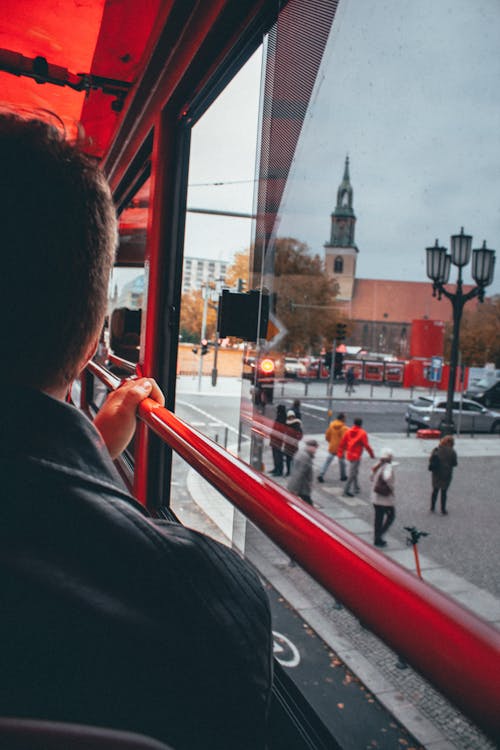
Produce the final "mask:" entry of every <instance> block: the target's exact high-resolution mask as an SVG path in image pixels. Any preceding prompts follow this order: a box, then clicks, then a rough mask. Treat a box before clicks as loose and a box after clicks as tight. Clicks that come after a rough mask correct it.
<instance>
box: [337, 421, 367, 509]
mask: <svg viewBox="0 0 500 750" xmlns="http://www.w3.org/2000/svg"><path fill="white" fill-rule="evenodd" d="M362 424H363V420H362V419H360V417H356V419H355V420H354V424H353V426H352V427H351V428H350V429H349V430H347V432H346V433H345V434H344V436H343V438H342V440H341V441H340V445H339V449H338V451H337V455H338V457H339V459H343V458H344V455H345V456H346V458H347V460H348V461H349V477H348V479H347V482H346V485H345V490H344V495H346V496H347V497H354V495H355V494H356V495H357V494H358V492H359V491H360V489H359V484H358V474H359V465H360V463H361V455H362V453H363V450H364V449H366V450H367V451H368V453H369V454H370V456H371V458H375V453H374V452H373V449H372V447H371V445H370V443H369V442H368V435H367V434H366V432H365V430H363V429H362ZM351 488H352V489H353V490H354V492H351Z"/></svg>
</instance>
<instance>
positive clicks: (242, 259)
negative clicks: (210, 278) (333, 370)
mask: <svg viewBox="0 0 500 750" xmlns="http://www.w3.org/2000/svg"><path fill="white" fill-rule="evenodd" d="M249 262H250V250H242V251H240V252H238V253H236V255H235V258H234V263H233V264H232V265H231V266H230V267H229V269H228V271H227V273H226V284H227V286H234V287H236V286H237V281H238V279H244V280H245V281H247V280H248V278H249ZM272 275H273V279H272V284H270V286H272V294H271V300H270V308H271V311H272V312H274V313H275V315H276V317H277V318H278V320H279V321H280V322H281V323H282V324H283V325H284V326H285V328H286V329H287V331H288V333H287V336H286V338H285V339H283V341H282V342H281V344H280V348H281V349H282V350H283V351H289V352H294V353H296V354H298V355H303V354H309V353H311V352H312V351H316V352H318V353H319V350H320V349H321V347H322V345H323V344H326V345H327V346H328V345H331V342H332V341H333V339H334V337H335V326H336V323H337V322H345V321H344V320H343V318H342V316H341V315H340V314H339V312H338V310H337V309H335V297H336V295H337V294H338V285H337V282H336V281H335V280H334V279H331V278H330V277H329V276H327V275H326V274H325V267H324V263H323V261H322V260H321V258H320V257H319V255H311V253H310V251H309V248H308V246H307V245H306V244H305V243H304V242H300V241H299V240H296V239H294V238H293V237H279V238H278V239H277V240H276V241H275V243H274V246H273V274H272ZM247 288H248V284H247ZM256 325H257V322H256Z"/></svg>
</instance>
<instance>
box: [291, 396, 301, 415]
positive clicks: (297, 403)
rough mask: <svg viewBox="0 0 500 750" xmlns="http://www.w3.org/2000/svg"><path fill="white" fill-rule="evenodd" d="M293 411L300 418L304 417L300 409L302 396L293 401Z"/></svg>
mask: <svg viewBox="0 0 500 750" xmlns="http://www.w3.org/2000/svg"><path fill="white" fill-rule="evenodd" d="M292 411H294V412H295V416H296V417H298V419H302V414H301V411H300V398H296V399H295V401H294V402H293V404H292Z"/></svg>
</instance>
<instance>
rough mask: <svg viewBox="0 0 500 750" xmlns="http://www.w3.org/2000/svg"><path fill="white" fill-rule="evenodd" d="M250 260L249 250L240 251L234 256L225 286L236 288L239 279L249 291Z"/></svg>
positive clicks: (227, 272)
mask: <svg viewBox="0 0 500 750" xmlns="http://www.w3.org/2000/svg"><path fill="white" fill-rule="evenodd" d="M249 258H250V251H249V250H248V249H247V250H239V251H238V252H237V253H235V255H234V260H233V262H232V264H231V265H230V266H229V268H228V269H227V271H226V278H225V282H224V283H225V285H226V286H228V287H230V288H231V287H234V288H235V289H236V287H237V286H238V279H241V280H242V281H243V282H244V288H245V289H246V290H248V279H249V275H250V274H249Z"/></svg>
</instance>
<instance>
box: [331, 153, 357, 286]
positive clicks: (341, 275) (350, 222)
mask: <svg viewBox="0 0 500 750" xmlns="http://www.w3.org/2000/svg"><path fill="white" fill-rule="evenodd" d="M352 198H353V192H352V186H351V181H350V178H349V157H346V160H345V168H344V177H343V179H342V182H341V183H340V185H339V189H338V191H337V205H336V206H335V209H334V211H333V213H332V215H331V219H332V227H331V232H330V241H329V242H325V245H324V248H325V268H326V272H327V274H328V275H329V276H333V277H334V278H335V279H336V280H337V282H338V284H339V288H340V291H339V295H338V297H337V299H339V300H351V299H352V295H353V290H354V279H355V278H356V256H357V254H358V252H359V251H358V248H357V247H356V245H355V244H354V229H355V224H356V216H355V215H354V210H353V207H352Z"/></svg>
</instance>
